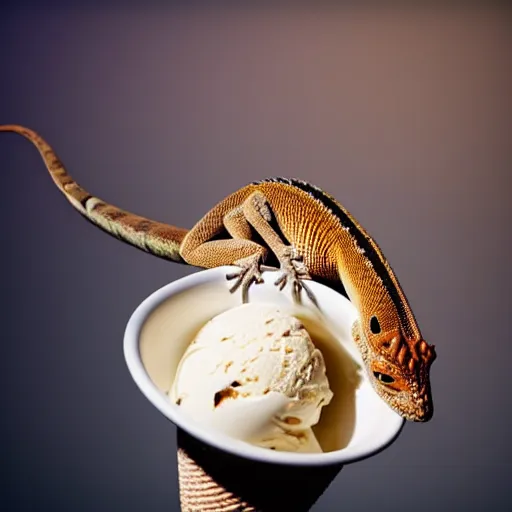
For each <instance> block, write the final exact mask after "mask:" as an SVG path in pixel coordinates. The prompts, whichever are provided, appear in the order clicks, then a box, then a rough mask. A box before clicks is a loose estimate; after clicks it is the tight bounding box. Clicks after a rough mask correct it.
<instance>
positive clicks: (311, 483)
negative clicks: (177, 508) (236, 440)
mask: <svg viewBox="0 0 512 512" xmlns="http://www.w3.org/2000/svg"><path fill="white" fill-rule="evenodd" d="M177 440H178V478H179V488H180V503H181V509H182V511H183V512H203V511H205V512H208V511H212V512H213V511H215V512H228V511H232V512H235V511H236V512H249V511H261V512H267V511H269V512H271V511H278V510H279V511H282V510H293V511H296V512H301V511H302V512H305V511H307V510H309V509H310V508H311V507H312V506H313V504H314V503H315V502H316V501H317V500H318V498H319V497H320V496H321V495H322V493H323V492H324V491H325V489H326V488H327V487H328V485H329V484H330V483H331V481H332V479H333V478H334V477H335V476H336V475H337V474H338V472H339V471H340V470H341V468H342V467H343V466H342V465H341V464H336V465H333V466H324V467H305V466H298V467H296V466H283V465H272V464H268V463H260V462H254V461H250V460H247V459H244V458H242V457H238V456H234V455H231V454H229V453H227V452H223V451H221V450H218V449H216V448H213V447H211V446H208V445H206V444H204V443H203V442H202V441H199V440H197V439H195V438H193V437H192V436H191V435H190V434H187V433H186V432H185V431H183V430H181V429H178V439H177Z"/></svg>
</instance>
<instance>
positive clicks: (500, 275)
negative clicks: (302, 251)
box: [0, 3, 512, 512]
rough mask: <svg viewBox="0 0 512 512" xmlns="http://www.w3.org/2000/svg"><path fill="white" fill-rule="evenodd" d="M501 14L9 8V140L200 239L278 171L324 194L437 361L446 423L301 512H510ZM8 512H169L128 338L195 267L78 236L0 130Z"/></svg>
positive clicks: (169, 496) (438, 412)
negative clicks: (127, 355)
mask: <svg viewBox="0 0 512 512" xmlns="http://www.w3.org/2000/svg"><path fill="white" fill-rule="evenodd" d="M510 29H511V17H510V12H508V11H505V10H503V9H501V10H491V9H488V10H482V9H479V10H477V9H473V10H461V9H458V10H455V9H453V10H433V9H432V10H428V11H427V10H420V9H414V10H413V9H409V10H404V9H401V10H398V9H395V10H391V9H387V10H384V9H381V10H380V11H377V10H366V9H357V10H355V9H352V10H348V9H343V10H342V9H339V10H336V9H334V8H332V7H329V8H328V7H325V8H319V7H317V8H315V9H312V8H311V9H309V10H305V9H299V8H291V7H287V8H282V9H277V8H274V9H270V8H267V9H260V10H256V9H252V10H249V9H241V8H239V9H235V8H232V7H231V8H228V7H217V8H211V9H206V8H198V9H195V10H192V9H178V8H163V7H157V6H155V7H146V8H144V9H142V8H141V9H136V8H132V7H127V6H126V7H113V6H112V7H109V8H106V7H94V6H89V7H84V8H80V7H74V8H64V7H50V6H47V7H43V5H42V3H40V5H39V7H32V8H29V7H21V6H20V7H18V8H9V7H8V6H4V7H1V8H0V40H1V44H0V78H1V80H0V92H1V95H0V123H4V122H6V123H21V124H25V125H27V126H30V127H32V128H34V129H36V130H37V131H39V132H40V133H41V134H42V135H44V137H45V138H46V139H47V140H48V141H49V142H50V143H51V144H52V145H53V146H54V147H55V148H56V150H57V152H58V153H59V155H60V157H61V159H62V160H63V161H64V162H65V164H66V165H67V167H68V169H69V171H70V173H71V174H72V176H74V177H75V178H76V179H77V181H78V182H79V183H80V184H82V185H83V186H84V187H85V188H86V189H88V190H89V191H90V192H92V193H93V194H96V195H98V196H99V197H101V198H102V199H105V200H107V201H109V202H112V203H114V204H116V205H118V206H121V207H123V208H125V209H128V210H131V211H134V212H137V213H140V214H142V215H145V216H148V217H150V218H154V219H158V220H161V221H166V222H170V223H175V224H178V225H181V226H183V227H191V226H192V225H193V224H194V222H195V221H196V220H197V219H198V218H199V217H200V216H201V215H203V214H204V213H205V212H206V211H207V210H208V209H209V208H210V207H211V206H212V205H214V204H215V203H216V202H217V201H219V200H220V199H221V198H222V197H223V196H224V195H225V194H227V193H229V192H231V191H233V190H235V189H236V188H237V187H240V186H242V185H244V184H246V183H247V182H250V181H253V180H255V179H259V178H263V177H268V176H272V175H283V176H294V177H298V178H302V179H305V180H309V181H312V182H313V183H315V184H317V185H319V186H320V187H322V188H324V189H325V190H327V191H328V192H330V193H331V194H333V195H334V196H335V197H336V198H338V199H339V200H340V201H341V202H342V203H343V204H344V205H345V206H346V207H347V208H348V209H349V210H350V211H351V212H352V213H353V214H354V215H355V216H356V217H357V218H358V219H359V220H360V221H361V223H362V224H363V225H364V226H365V227H366V228H367V229H368V231H369V232H370V233H371V234H372V235H373V236H374V237H375V238H376V240H377V241H378V242H379V244H380V245H381V247H382V249H383V251H384V253H385V254H386V256H387V257H388V259H389V260H390V262H391V264H392V266H393V267H394V269H395V271H396V272H397V274H398V276H399V278H400V280H401V282H402V285H403V287H404V289H405V291H406V293H407V295H408V297H409V299H410V302H411V304H412V306H413V309H414V311H415V313H416V316H417V318H418V321H419V323H420V326H421V328H422V331H423V334H424V336H425V338H426V339H427V341H428V342H429V343H434V344H435V345H436V348H437V352H438V359H437V361H436V362H435V363H434V365H433V367H432V375H431V376H432V388H433V396H434V403H435V416H434V418H433V420H432V421H431V422H430V423H427V424H407V425H406V427H405V429H404V431H403V434H402V435H401V437H400V438H399V439H398V441H397V442H396V443H395V444H394V445H393V446H392V447H390V448H389V449H388V450H386V451H384V452H383V453H381V454H379V455H378V456H376V457H374V458H371V459H369V460H366V461H363V462H360V463H357V464H354V465H351V466H347V467H345V468H344V470H343V471H342V472H341V473H340V474H339V475H338V477H337V478H336V479H335V480H334V482H333V483H332V485H331V486H330V487H329V489H328V490H327V491H326V493H325V494H324V495H323V496H322V497H321V498H320V499H319V501H318V502H317V504H316V505H315V506H314V509H313V510H315V511H318V512H321V511H331V510H332V511H337V510H346V511H363V510H364V511H366V510H379V512H385V511H391V510H392V511H394V512H399V511H406V510H411V509H414V510H416V511H417V512H420V511H427V510H465V511H478V510H484V509H486V510H487V509H489V510H491V509H492V510H506V509H507V508H508V507H507V506H505V504H504V499H505V496H506V491H507V488H508V487H509V484H510V473H511V469H512V468H511V464H510V455H511V453H512V452H511V448H510V446H511V445H510V442H509V437H508V436H509V435H510V432H511V431H512V425H511V413H510V406H511V399H510V396H511V393H510V389H511V384H510V376H511V356H512V348H511V347H512V336H511V323H510V298H509V297H510V295H509V294H510V282H511V279H510V277H511V276H510V274H511V271H510V242H511V239H510V197H509V195H510V186H509V184H510V179H509V173H510V168H511V164H512V152H511V147H512V146H511V143H510V142H511V129H512V122H511V119H512V117H511V114H512V112H511V108H510V107H511V104H510V91H511V90H512V87H511V86H512V80H511V78H512V73H511V68H510V49H511V44H510V43H511V37H510V36H511V30H510ZM0 165H1V177H0V189H1V191H2V199H1V201H0V211H1V219H2V229H1V238H0V239H1V248H2V252H1V254H2V269H3V272H2V324H3V326H4V327H5V329H4V331H3V335H2V344H1V354H2V355H1V359H0V384H1V388H0V389H1V391H0V407H1V422H0V434H1V437H0V461H1V462H0V467H1V469H2V485H1V486H0V500H1V501H0V508H2V506H3V505H5V506H4V507H3V508H2V510H9V511H29V510H30V511H40V510H41V511H42V510H53V511H68V510H73V511H84V512H85V511H87V512H89V511H111V510H124V511H125V512H128V511H139V510H150V511H166V512H167V511H171V510H177V509H178V490H177V473H176V462H175V448H176V446H175V429H174V427H173V426H172V425H171V424H170V423H169V422H168V421H166V420H165V419H164V418H163V416H161V415H160V414H159V413H158V412H157V411H156V410H155V409H154V408H153V407H152V406H151V405H150V404H149V403H148V402H147V401H146V400H145V398H144V397H143V396H142V394H141V393H140V392H139V391H138V389H137V388H136V387H135V385H134V384H133V382H132V381H131V378H130V376H129V373H128V370H127V368H126V366H125V363H124V359H123V354H122V337H123V331H124V327H125V325H126V322H127V320H128V318H129V316H130V314H131V313H132V311H133V310H134V309H135V308H136V306H137V305H138V304H139V302H140V301H141V300H143V299H144V298H145V297H146V296H147V295H148V294H150V293H151V292H153V291H154V290H155V289H156V288H158V287H160V286H163V285H164V284H166V283H168V282H169V281H172V280H174V279H177V278H179V277H182V276H184V275H186V274H188V273H191V272H193V271H195V269H192V268H188V267H185V266H179V265H177V264H173V263H167V262H165V261H162V260H159V259H157V258H154V257H152V256H149V255H146V254H144V253H143V252H140V251H138V250H136V249H134V248H132V247H129V246H125V245H123V244H122V243H120V242H118V241H116V240H115V239H113V238H110V237H109V236H107V235H106V234H104V233H103V232H101V231H100V230H98V229H97V228H95V227H94V226H92V225H91V224H89V223H87V222H86V221H84V220H83V219H82V218H81V217H80V216H79V215H78V214H77V213H76V212H75V211H74V210H73V209H72V207H71V206H70V205H69V204H68V203H67V202H66V201H65V199H64V197H63V196H62V195H61V194H60V192H59V191H58V190H57V189H56V187H55V185H54V184H53V182H52V181H51V179H50V177H49V176H48V174H47V172H46V170H45V168H44V166H43V164H42V162H41V160H40V158H39V155H38V154H37V152H36V150H35V149H34V148H33V147H32V146H31V145H30V144H29V143H28V142H26V141H25V140H24V139H22V138H21V137H19V136H16V135H12V134H0Z"/></svg>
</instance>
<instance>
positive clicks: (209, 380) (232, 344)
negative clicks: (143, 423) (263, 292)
mask: <svg viewBox="0 0 512 512" xmlns="http://www.w3.org/2000/svg"><path fill="white" fill-rule="evenodd" d="M332 396H333V394H332V392H331V390H330V388H329V382H328V380H327V376H326V373H325V363H324V359H323V356H322V354H321V352H320V351H319V350H318V349H317V348H316V347H315V346H314V344H313V342H312V341H311V338H310V336H309V334H308V332H307V331H306V329H305V328H304V326H303V324H302V323H301V322H300V321H299V320H298V319H297V318H295V317H293V316H291V315H289V314H287V313H284V312H282V311H280V310H279V308H278V307H276V306H275V305H272V304H259V303H252V304H244V305H242V306H239V307H236V308H234V309H230V310H228V311H226V312H224V313H222V314H220V315H218V316H216V317H215V318H213V319H212V320H210V322H208V323H207V324H206V325H205V326H204V327H203V328H202V329H201V330H200V332H199V333H198V335H197V336H196V338H195V339H194V341H193V342H192V343H191V345H190V346H189V348H188V349H187V351H186V353H185V354H184V356H183V358H182V360H181V362H180V364H179V366H178V369H177V372H176V377H175V380H174V383H173V385H172V388H171V391H170V393H169V398H170V400H172V401H173V402H175V403H176V404H178V405H179V406H180V407H182V408H183V411H184V413H185V414H189V415H190V416H191V417H192V418H193V419H195V420H197V421H199V422H201V423H202V424H203V425H208V426H210V427H212V428H216V429H218V430H221V431H223V432H224V433H226V434H228V435H230V436H232V437H235V438H238V439H241V440H244V441H247V442H250V443H252V444H255V445H258V446H263V447H267V448H271V449H276V450H283V451H301V452H319V451H321V448H320V445H319V444H318V442H317V440H316V438H315V436H314V434H313V431H312V430H311V427H312V426H314V425H315V424H316V423H317V422H318V421H319V418H320V414H321V410H322V407H323V406H325V405H327V404H328V403H329V402H330V401H331V399H332Z"/></svg>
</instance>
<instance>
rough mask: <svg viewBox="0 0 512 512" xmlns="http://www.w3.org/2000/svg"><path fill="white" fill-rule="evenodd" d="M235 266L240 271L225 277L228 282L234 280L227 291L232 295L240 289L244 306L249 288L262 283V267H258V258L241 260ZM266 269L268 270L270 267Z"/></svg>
mask: <svg viewBox="0 0 512 512" xmlns="http://www.w3.org/2000/svg"><path fill="white" fill-rule="evenodd" d="M235 265H237V266H238V267H240V270H239V271H237V272H232V273H230V274H227V275H226V279H227V280H228V281H232V280H233V279H236V281H235V284H234V285H233V286H232V287H231V288H230V289H229V291H230V292H231V293H234V292H236V290H238V288H240V287H241V288H242V302H243V303H244V304H245V303H246V302H248V299H249V287H250V286H251V285H252V284H253V283H256V284H260V283H262V282H263V278H262V277H261V270H262V267H260V256H259V255H257V256H256V257H253V256H251V257H249V258H244V259H243V260H240V261H238V262H235ZM268 268H269V269H270V268H271V267H268Z"/></svg>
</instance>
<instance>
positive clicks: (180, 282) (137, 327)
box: [123, 266, 405, 466]
mask: <svg viewBox="0 0 512 512" xmlns="http://www.w3.org/2000/svg"><path fill="white" fill-rule="evenodd" d="M230 271H233V267H230V266H222V267H215V268H213V269H207V270H200V271H197V272H194V273H192V274H189V275H187V276H185V277H182V278H179V279H177V280H175V281H172V282H170V283H168V284H166V285H164V286H162V287H161V288H159V289H157V290H155V291H154V292H152V293H151V294H150V295H149V296H147V297H146V298H145V299H144V300H143V301H142V302H141V303H140V304H139V305H138V306H137V308H136V309H135V311H134V312H133V313H132V315H131V316H130V319H129V320H128V323H127V325H126V328H125V332H124V338H123V352H124V358H125V362H126V365H127V366H128V370H129V372H130V374H131V376H132V378H133V380H134V381H135V383H136V385H137V387H138V388H139V390H140V391H141V392H142V394H143V395H144V396H145V397H146V398H147V399H148V400H149V401H150V402H151V403H152V404H153V405H154V406H155V407H156V408H157V409H158V410H159V411H160V412H161V413H162V414H163V415H164V416H165V417H166V418H167V419H168V420H170V421H171V422H172V423H174V425H175V426H176V427H178V428H181V429H183V430H185V431H186V432H188V433H189V434H190V435H192V436H193V437H195V438H197V439H199V440H201V441H203V442H204V443H206V444H207V445H211V446H213V447H215V448H218V449H220V450H222V451H224V452H228V453H231V454H232V455H235V456H239V457H244V458H246V459H250V460H254V461H259V462H266V463H272V464H286V465H292V466H327V465H332V464H340V463H341V464H348V463H352V462H356V461H359V460H362V459H366V458H368V457H371V456H373V455H376V454H377V453H379V452H381V451H383V450H384V449H385V448H387V447H388V446H389V445H390V444H392V443H393V442H394V441H395V440H396V438H397V437H398V435H399V434H400V432H401V430H402V428H403V426H404V424H405V419H404V418H402V417H400V416H399V415H398V414H395V418H394V419H393V420H392V425H391V427H392V428H390V432H389V436H388V437H387V438H386V439H384V441H381V442H374V443H368V444H366V445H365V446H364V447H360V448H359V449H354V448H350V449H347V448H342V449H340V450H336V451H331V452H324V453H319V454H316V453H294V452H282V451H277V450H276V451H274V450H268V449H265V448H261V447H258V446H254V445H251V444H249V443H246V442H244V441H240V440H237V439H233V438H232V437H230V436H228V435H227V434H223V433H221V432H217V431H213V430H212V429H209V428H207V427H203V426H202V425H200V424H198V423H196V422H194V421H192V420H191V419H189V418H187V417H186V416H185V415H183V414H180V413H179V411H178V407H177V406H175V405H174V404H171V403H170V402H169V400H168V399H167V397H166V396H165V395H164V393H162V392H161V391H160V390H159V389H158V388H157V387H156V385H155V384H154V383H153V381H152V380H151V378H150V376H149V375H148V373H147V371H146V369H145V367H144V364H143V362H142V359H141V354H140V351H139V340H140V333H141V331H142V328H143V326H144V323H145V321H146V320H147V318H148V317H149V315H150V314H151V313H152V312H153V311H154V310H155V309H156V308H157V307H158V306H159V305H160V304H161V303H163V302H164V301H166V300H167V299H168V298H170V297H171V296H173V295H175V294H178V293H181V292H183V291H185V290H189V289H191V288H194V287H197V286H201V285H205V284H212V283H216V282H219V280H222V281H224V282H225V275H226V273H227V272H230ZM308 286H309V287H310V289H311V290H312V291H313V293H314V291H315V288H318V289H321V288H326V289H327V290H328V291H329V292H332V293H335V294H336V295H338V296H339V297H340V298H341V299H343V300H345V301H348V302H349V303H350V301H349V300H348V299H347V298H346V297H344V296H343V295H341V294H339V293H338V292H335V291H334V290H332V289H331V288H329V287H327V286H325V285H323V284H321V283H318V282H316V281H308ZM323 292H324V293H325V290H323ZM350 304H352V303H350ZM352 307H353V306H352Z"/></svg>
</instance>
